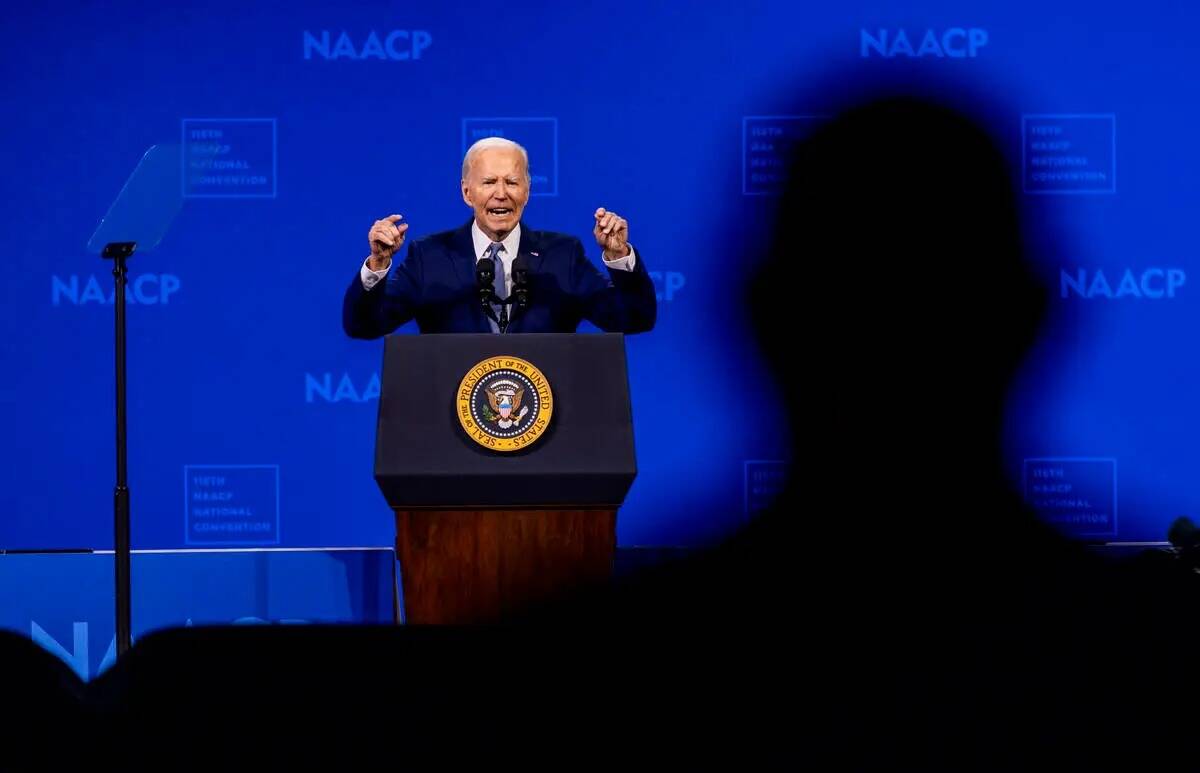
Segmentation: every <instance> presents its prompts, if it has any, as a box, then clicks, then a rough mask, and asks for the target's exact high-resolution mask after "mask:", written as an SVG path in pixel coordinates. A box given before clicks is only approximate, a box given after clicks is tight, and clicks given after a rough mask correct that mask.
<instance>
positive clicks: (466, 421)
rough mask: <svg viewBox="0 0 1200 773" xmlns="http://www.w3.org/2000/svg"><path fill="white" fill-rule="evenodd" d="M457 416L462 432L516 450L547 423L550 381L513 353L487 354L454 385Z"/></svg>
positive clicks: (551, 406) (501, 448)
mask: <svg viewBox="0 0 1200 773" xmlns="http://www.w3.org/2000/svg"><path fill="white" fill-rule="evenodd" d="M456 412H457V413H458V421H459V423H460V424H462V428H463V430H464V431H466V433H467V436H468V437H470V438H471V439H472V440H474V441H475V442H476V443H478V444H479V445H481V446H483V447H484V448H487V449H489V450H492V451H517V450H520V449H522V448H525V447H526V446H528V445H530V444H531V443H533V442H534V441H536V440H537V439H538V438H539V437H541V436H542V434H543V433H544V432H545V431H546V428H547V427H548V426H550V416H551V414H552V413H553V412H554V398H553V396H552V395H551V394H550V383H549V382H548V381H546V377H545V376H543V375H542V372H541V371H540V370H538V369H537V368H535V367H533V365H532V364H530V363H529V362H526V361H525V360H521V359H517V358H516V357H490V358H488V359H486V360H484V361H483V362H481V363H479V364H478V365H476V366H475V367H473V368H471V370H470V371H468V372H467V375H466V376H464V377H463V380H462V383H461V384H459V385H458V395H457V400H456Z"/></svg>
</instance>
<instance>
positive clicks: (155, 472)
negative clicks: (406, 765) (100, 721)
mask: <svg viewBox="0 0 1200 773" xmlns="http://www.w3.org/2000/svg"><path fill="white" fill-rule="evenodd" d="M346 5H347V4H337V3H332V2H313V0H292V1H291V2H287V3H283V2H257V3H245V2H229V1H228V0H210V1H209V2H205V3H144V4H143V3H128V2H109V3H62V2H46V3H37V4H24V5H22V6H20V7H14V9H10V10H9V11H8V12H7V17H6V18H5V20H4V22H3V26H4V32H5V33H6V34H5V35H4V41H5V44H4V46H3V48H2V49H0V68H2V70H0V74H2V76H3V77H2V78H0V93H2V94H3V104H4V105H5V111H4V121H3V124H2V125H0V137H2V138H3V146H4V148H5V153H4V159H5V161H4V172H5V173H4V174H3V175H0V186H3V193H4V197H3V200H4V207H3V209H2V210H0V228H2V232H3V234H4V252H5V263H6V268H7V270H6V280H5V281H4V283H3V285H2V286H3V288H4V289H3V293H2V295H0V323H2V324H3V326H4V328H3V329H4V336H3V344H2V346H3V361H2V362H3V374H4V378H3V381H2V382H0V405H2V411H3V412H2V414H0V415H2V418H3V422H4V425H3V426H4V427H5V429H6V432H5V439H6V443H5V444H4V446H3V448H2V450H0V453H2V454H3V458H2V459H0V461H2V464H0V470H2V473H0V474H2V475H3V479H2V480H0V505H2V510H0V512H2V513H3V517H2V518H0V547H7V548H15V547H23V548H32V547H97V548H99V547H106V546H110V545H111V542H112V536H111V489H112V483H113V471H112V466H113V450H112V446H113V419H112V399H113V391H112V390H113V388H112V354H111V352H112V314H113V308H112V305H111V292H112V290H111V287H112V278H111V276H110V275H109V273H108V271H109V266H108V265H106V264H105V263H104V262H103V261H102V260H100V259H99V258H98V257H97V256H96V255H94V254H90V253H89V252H88V251H87V249H86V248H85V245H86V243H87V241H88V238H89V237H90V236H91V234H92V231H93V230H94V229H95V228H96V225H97V223H98V222H99V220H100V218H101V217H102V216H103V215H104V213H105V212H106V210H107V208H108V206H109V204H110V202H111V201H112V200H113V199H114V197H115V196H116V195H117V193H118V191H119V190H120V189H121V187H122V185H123V184H124V181H125V180H126V178H127V177H128V175H129V174H130V172H131V170H132V169H133V167H134V165H135V164H136V163H137V161H138V159H139V158H140V157H141V156H142V154H143V153H144V152H145V151H146V149H147V148H148V147H150V146H152V145H156V144H164V143H173V144H177V145H179V146H180V149H179V152H180V168H181V170H182V172H183V179H182V183H181V190H180V194H181V195H183V196H184V204H183V208H182V210H181V212H180V214H179V215H178V217H177V218H176V220H175V222H174V224H173V226H172V228H171V230H170V232H169V233H168V234H167V236H166V238H165V239H164V240H163V242H162V244H161V246H160V248H159V249H158V250H156V251H154V252H150V253H144V254H142V253H139V254H137V255H135V257H134V258H133V259H132V262H131V270H132V276H133V285H132V289H131V301H132V303H133V305H132V306H131V307H130V323H129V346H130V359H129V375H130V390H129V396H130V406H131V422H130V433H131V435H130V444H129V448H130V469H131V489H132V492H133V500H132V502H133V542H134V546H135V547H139V548H170V547H180V546H185V545H193V546H194V545H200V546H203V545H212V546H222V545H229V544H266V545H276V544H277V545H284V546H316V545H322V546H325V545H329V546H336V545H343V546H350V545H386V544H390V542H391V539H392V535H393V524H392V518H391V515H390V512H389V511H388V509H387V507H386V505H385V503H384V501H383V499H382V497H381V495H380V494H379V492H378V490H377V489H376V487H375V485H374V482H373V480H372V477H371V467H372V449H373V441H374V438H373V433H374V420H375V412H376V410H377V405H378V402H377V400H376V394H377V390H378V382H377V375H376V374H377V373H378V370H379V365H380V359H381V353H382V344H381V343H380V342H378V341H375V342H361V341H352V340H349V339H347V338H346V337H345V336H344V334H343V333H342V331H341V327H340V307H341V297H342V293H343V291H344V288H345V286H346V284H347V283H348V282H349V281H350V279H351V277H352V276H353V275H354V273H355V272H356V271H357V269H358V266H359V264H360V263H361V261H362V260H363V258H364V257H365V255H366V251H367V246H366V238H365V235H366V232H367V229H368V228H369V227H370V225H371V223H372V221H374V220H375V219H376V218H379V217H383V216H385V215H388V214H391V213H393V212H399V213H403V214H404V215H405V217H406V219H407V221H408V222H409V223H410V224H411V227H412V231H411V232H410V235H412V236H421V235H424V234H427V233H431V232H433V231H438V230H443V229H447V228H451V227H454V226H457V225H459V224H460V223H462V222H464V221H465V219H466V218H467V216H468V210H467V209H466V207H465V206H464V205H463V204H462V203H461V200H460V198H459V194H458V190H457V188H458V177H459V164H460V162H461V156H462V152H463V149H464V146H465V145H466V144H469V143H470V142H471V141H473V140H474V139H475V138H477V137H479V136H484V135H487V134H503V135H505V136H508V137H511V138H513V139H516V140H518V141H521V142H522V143H524V144H526V145H527V147H528V148H529V150H530V153H531V157H532V173H533V176H534V184H533V191H534V197H533V198H532V199H531V202H530V204H529V206H528V208H527V210H526V222H528V223H530V224H532V225H533V226H534V227H536V228H545V229H550V230H559V231H566V232H570V233H574V234H576V235H578V236H579V237H580V238H582V239H583V240H584V243H585V244H589V245H590V244H594V242H593V241H592V240H591V236H590V226H591V213H592V212H593V211H594V210H595V208H596V207H598V206H604V207H607V208H609V209H612V210H614V211H616V212H618V213H620V214H622V215H623V216H625V217H627V218H628V219H629V221H630V229H631V231H630V233H631V241H632V242H633V243H634V245H635V246H636V247H637V248H638V250H639V252H640V253H641V254H643V255H644V257H645V260H646V263H647V265H648V266H649V268H650V269H651V270H652V271H653V272H655V273H654V277H655V281H656V286H657V288H658V291H659V301H660V305H659V322H658V327H657V329H656V330H655V331H654V332H653V333H651V334H648V335H642V336H636V337H631V338H630V339H629V340H628V350H629V360H630V372H631V387H632V392H633V403H634V412H635V418H636V437H637V450H638V455H639V466H640V475H639V477H638V480H637V482H636V483H635V485H634V488H633V490H632V492H631V494H630V497H629V499H628V503H627V505H626V507H625V508H624V509H623V510H622V515H621V519H620V529H619V539H620V542H621V544H623V545H627V546H628V545H638V544H656V545H665V544H697V543H702V542H706V541H708V540H711V539H713V538H715V537H717V536H719V535H721V534H723V533H726V532H728V531H729V530H730V529H732V528H735V527H736V526H737V525H738V524H739V523H741V522H742V521H743V520H744V519H745V518H746V517H747V513H748V512H749V511H753V510H754V509H755V508H756V507H758V506H760V505H761V503H762V502H763V501H766V500H767V499H768V498H769V494H770V491H771V490H772V489H773V487H774V486H776V485H777V484H778V481H779V477H780V476H779V470H780V467H779V465H778V463H777V462H778V460H780V459H782V458H783V456H784V454H785V446H786V443H785V437H784V431H783V429H782V428H781V427H780V424H779V420H778V419H779V407H780V405H781V404H782V400H784V399H786V395H781V394H780V393H779V392H778V391H777V390H776V389H775V388H774V387H772V386H770V385H769V383H768V381H767V379H766V378H765V376H764V374H763V372H762V370H761V366H760V365H759V364H758V358H757V355H756V352H755V351H754V348H753V345H752V344H751V342H750V341H749V338H748V336H747V333H746V330H745V327H744V323H743V322H742V321H741V319H740V316H739V309H738V308H737V307H738V303H737V300H736V297H737V296H736V293H731V290H732V289H735V288H736V287H737V283H738V281H739V280H740V278H741V277H742V276H744V274H745V272H746V271H747V269H748V268H749V267H750V265H751V264H752V262H753V260H754V259H755V254H756V241H755V239H754V237H753V234H755V233H757V232H758V229H759V228H760V227H761V226H763V225H764V224H765V223H767V222H769V217H770V214H771V203H772V201H773V198H772V193H773V191H775V190H776V189H777V187H778V172H779V167H778V164H779V163H780V160H781V159H782V153H783V151H784V150H785V148H786V144H787V141H788V139H789V138H790V137H794V136H796V134H797V133H798V132H800V131H803V128H804V127H805V126H807V125H810V124H811V122H812V121H816V120H820V116H821V115H823V114H825V112H826V111H828V110H829V108H830V104H828V103H827V102H826V101H824V100H825V97H827V96H828V92H825V91H818V92H814V93H822V94H825V97H816V96H814V97H812V98H807V97H806V96H805V93H806V92H805V87H806V86H807V85H809V84H811V83H815V82H823V81H824V80H825V79H826V78H828V77H830V76H831V75H833V76H836V77H837V78H840V79H844V80H843V82H845V83H846V84H847V86H848V87H852V86H853V85H854V80H855V79H856V78H862V79H870V78H876V77H879V76H880V75H881V74H883V75H886V74H903V75H905V76H907V77H911V78H914V79H916V80H921V79H924V78H928V79H930V80H936V81H938V82H940V83H943V84H945V83H951V84H954V83H958V84H961V87H962V89H963V90H964V91H966V90H969V91H972V92H974V93H977V94H983V95H991V96H993V97H995V100H996V101H995V103H994V105H993V108H992V112H993V114H994V115H995V120H996V126H995V127H994V128H995V130H996V131H997V134H998V136H1001V137H1004V138H1006V140H1007V142H1008V145H1007V147H1006V148H1005V149H1006V150H1007V151H1008V152H1009V153H1010V154H1011V156H1012V158H1013V159H1014V164H1015V165H1017V166H1018V167H1019V168H1015V169H1014V173H1015V175H1016V178H1017V180H1018V185H1019V189H1020V195H1021V196H1022V200H1023V203H1024V205H1025V209H1026V210H1027V218H1028V220H1027V222H1028V223H1029V224H1030V229H1029V230H1030V236H1029V240H1030V244H1031V248H1032V249H1033V253H1034V254H1035V255H1036V259H1037V260H1038V266H1039V270H1041V271H1042V272H1043V274H1044V276H1045V277H1046V280H1047V281H1048V282H1049V283H1050V284H1051V286H1052V287H1053V293H1054V301H1055V303H1056V304H1057V305H1058V311H1059V312H1060V316H1061V318H1062V319H1064V320H1066V321H1069V322H1070V325H1069V326H1067V327H1064V328H1062V329H1060V330H1059V331H1058V332H1057V333H1056V334H1054V335H1053V336H1049V337H1047V338H1046V339H1045V340H1044V341H1043V343H1042V345H1041V346H1040V347H1039V349H1038V350H1037V351H1036V352H1035V353H1034V356H1033V357H1032V358H1031V360H1030V364H1029V366H1028V367H1027V368H1026V369H1025V370H1024V371H1023V372H1022V375H1021V379H1020V381H1019V382H1018V383H1017V384H1016V386H1015V389H1014V392H1013V397H1012V411H1011V416H1010V421H1009V440H1008V447H1007V449H1006V462H1007V464H1008V465H1009V469H1010V472H1011V474H1012V477H1013V481H1014V484H1015V485H1017V486H1019V487H1021V488H1022V489H1023V490H1025V491H1026V493H1027V495H1028V496H1029V498H1030V500H1031V501H1033V502H1034V504H1035V505H1036V506H1037V507H1038V508H1039V509H1040V510H1042V511H1043V512H1044V513H1045V515H1046V517H1047V518H1050V519H1052V520H1054V521H1055V522H1057V523H1059V524H1061V525H1062V526H1063V527H1064V528H1066V529H1068V530H1070V531H1072V532H1074V533H1078V534H1082V535H1086V536H1093V537H1097V538H1100V539H1121V540H1139V539H1161V538H1162V536H1163V534H1164V533H1165V528H1166V524H1167V523H1168V522H1169V520H1170V519H1171V518H1172V517H1173V516H1174V515H1177V514H1180V513H1185V512H1190V511H1192V510H1193V509H1194V508H1195V505H1196V504H1197V503H1198V502H1200V483H1198V482H1197V480H1196V476H1194V475H1193V474H1192V473H1193V468H1194V465H1195V463H1196V460H1197V456H1198V454H1197V451H1196V449H1195V443H1194V442H1193V439H1192V438H1193V435H1194V434H1195V431H1196V428H1197V426H1198V422H1200V410H1198V408H1197V404H1196V401H1195V399H1194V394H1195V386H1194V385H1195V383H1196V380H1197V375H1200V374H1198V370H1197V364H1196V363H1197V358H1195V357H1193V356H1190V355H1188V354H1187V352H1188V350H1189V349H1190V342H1191V339H1192V335H1191V332H1192V330H1194V329H1195V328H1196V322H1197V309H1196V306H1195V304H1194V303H1193V302H1192V297H1193V295H1194V294H1195V292H1196V291H1197V282H1196V280H1195V279H1194V278H1193V277H1192V274H1193V272H1194V268H1193V265H1192V264H1193V263H1194V262H1195V260H1196V256H1195V247H1194V244H1195V235H1194V228H1193V226H1192V220H1193V218H1192V216H1193V213H1194V211H1195V208H1196V205H1197V203H1198V199H1200V190H1198V188H1197V185H1198V183H1197V179H1198V176H1197V174H1196V172H1197V170H1198V169H1200V150H1198V148H1200V144H1198V143H1196V142H1195V141H1194V137H1193V132H1194V129H1195V126H1196V124H1197V121H1196V119H1197V117H1198V110H1200V108H1198V107H1197V100H1196V99H1195V96H1196V95H1195V87H1194V83H1193V81H1194V80H1195V77H1194V76H1195V74H1196V66H1195V64H1194V55H1195V46H1194V42H1193V31H1194V29H1195V27H1196V24H1197V22H1198V21H1200V10H1197V9H1195V8H1191V7H1185V5H1184V4H1172V3H1155V2H1143V3H1139V4H1138V5H1137V7H1136V9H1131V10H1129V11H1127V12H1115V11H1107V10H1098V8H1097V6H1096V5H1095V4H1094V3H1083V2H1073V3H1057V4H1056V3H1045V2H1037V3H1034V2H1027V1H1025V0H1020V1H1019V2H1013V1H1012V0H1006V2H980V3H973V4H970V5H964V4H962V3H950V2H920V3H915V2H913V3H873V2H859V1H857V0H849V1H847V2H841V3H837V4H825V3H822V4H816V3H795V2H778V3H769V2H755V1H754V0H749V1H748V2H741V3H735V4H696V3H684V2H674V3H646V2H631V1H630V0H613V1H612V2H610V3H606V4H603V5H599V6H590V5H584V4H569V3H568V4H562V3H550V2H535V3H506V4H503V5H502V6H497V5H496V4H494V3H478V2H459V3H444V4H443V3H423V4H422V3H395V2H362V3H355V4H353V5H352V7H346ZM962 254H963V255H962V257H963V260H964V261H969V260H971V259H972V245H970V244H964V245H963V246H962ZM591 257H592V259H593V260H595V261H596V262H597V263H598V262H599V250H598V248H593V249H592V251H591ZM807 291H808V292H811V293H813V294H814V295H816V294H820V295H829V294H833V295H836V294H840V293H853V292H854V271H853V270H851V268H850V267H849V266H848V267H847V272H846V281H845V284H844V285H843V286H839V287H811V288H808V289H807ZM962 291H963V292H964V293H970V292H971V288H970V287H963V288H962ZM404 332H413V328H412V326H408V327H406V328H405V329H404ZM881 388H886V374H884V375H883V377H882V381H881ZM714 401H715V402H717V403H718V405H717V406H715V409H714V406H713V405H712V403H713V402H714ZM946 452H947V453H948V454H949V453H953V449H947V451H946ZM936 464H937V460H936V459H931V460H930V465H931V469H936ZM930 495H931V496H936V492H935V491H931V493H930Z"/></svg>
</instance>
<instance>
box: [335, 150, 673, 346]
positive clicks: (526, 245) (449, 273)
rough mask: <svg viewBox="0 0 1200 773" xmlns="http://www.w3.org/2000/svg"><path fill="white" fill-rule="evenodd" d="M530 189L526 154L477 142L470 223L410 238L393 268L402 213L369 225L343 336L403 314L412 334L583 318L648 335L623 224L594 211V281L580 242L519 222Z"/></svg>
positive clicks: (649, 304)
mask: <svg viewBox="0 0 1200 773" xmlns="http://www.w3.org/2000/svg"><path fill="white" fill-rule="evenodd" d="M529 185H530V176H529V157H528V154H527V153H526V151H525V149H524V148H523V147H521V146H520V145H518V144H517V143H515V142H512V141H511V140H507V139H503V138H501V137H487V138H484V139H481V140H479V141H478V142H476V143H475V144H474V145H472V146H471V148H470V149H469V150H467V153H466V155H465V156H464V157H463V166H462V197H463V201H464V202H465V203H466V204H467V206H469V207H470V208H471V209H472V211H473V212H474V216H473V217H472V219H471V221H470V222H469V223H466V224H464V225H463V226H461V227H460V228H457V229H455V230H452V231H443V232H441V233H435V234H432V235H429V236H426V237H424V238H422V239H418V240H416V241H414V242H412V243H411V244H410V245H409V248H408V255H407V257H406V258H405V259H404V260H403V261H402V262H401V263H399V264H398V265H395V266H393V265H392V256H393V255H395V254H396V253H397V252H398V251H399V249H400V247H401V246H402V245H403V244H404V241H405V235H406V232H407V231H408V223H406V222H403V221H404V218H403V216H401V215H390V216H389V217H386V218H384V219H382V220H376V221H375V223H374V225H373V226H371V229H370V231H369V233H368V235H367V239H368V241H369V243H370V248H371V254H370V256H369V257H368V258H367V259H366V261H365V262H364V263H363V265H362V267H361V268H360V269H359V271H358V272H357V273H356V274H355V276H354V279H353V280H352V281H351V283H350V286H349V288H347V290H346V297H345V300H344V302H343V307H342V326H343V327H344V328H345V330H346V333H347V334H348V335H349V336H351V337H353V338H378V337H380V336H383V335H387V334H388V333H391V332H392V331H393V330H395V329H396V328H397V327H399V326H400V325H403V324H404V323H406V322H408V321H409V320H410V319H414V318H415V319H416V321H417V327H418V328H419V329H420V331H421V332H422V333H487V332H493V333H501V332H508V333H573V332H575V330H576V328H577V327H578V326H579V324H580V322H581V321H583V320H587V321H589V322H591V323H592V324H593V325H595V326H596V327H598V328H600V329H601V330H604V331H606V332H619V333H641V332H645V331H648V330H650V329H651V328H653V327H654V322H655V317H656V315H657V303H656V300H655V297H654V284H653V282H652V281H651V279H650V275H649V274H648V273H647V272H646V265H645V262H644V261H643V260H642V256H641V254H639V253H638V252H637V251H636V250H634V249H633V247H632V246H631V245H630V244H629V224H628V222H627V221H626V220H625V219H624V218H622V217H620V216H619V215H617V214H616V213H615V212H609V211H607V210H605V209H603V208H600V209H597V210H596V212H595V215H594V217H595V225H594V228H593V231H592V233H593V235H594V236H595V238H596V243H597V244H598V245H599V246H600V247H601V248H602V249H603V251H604V253H603V259H604V264H605V266H606V268H607V270H608V276H607V277H605V276H604V275H603V274H601V273H600V271H599V270H598V269H597V268H596V267H595V265H594V264H593V263H592V262H591V261H590V260H588V258H587V257H586V256H585V254H584V250H583V244H582V243H581V242H580V240H579V239H577V238H575V237H574V236H569V235H567V234H560V233H553V232H551V231H535V230H534V229H532V228H529V227H528V226H526V225H524V224H523V223H522V221H521V216H522V214H523V213H524V210H525V204H526V202H528V201H529ZM514 274H515V275H516V276H515V279H516V280H517V281H516V282H514ZM489 284H490V287H489V286H488V285H489ZM514 284H516V285H518V286H517V289H518V290H519V291H520V292H517V293H514ZM489 296H490V297H489ZM518 298H519V299H521V300H522V301H523V303H521V302H517V301H515V300H514V299H518Z"/></svg>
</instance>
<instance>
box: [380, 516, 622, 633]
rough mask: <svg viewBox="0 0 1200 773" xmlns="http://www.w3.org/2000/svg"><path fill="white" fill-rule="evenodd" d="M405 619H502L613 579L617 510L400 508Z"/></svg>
mask: <svg viewBox="0 0 1200 773" xmlns="http://www.w3.org/2000/svg"><path fill="white" fill-rule="evenodd" d="M395 513H396V555H397V556H398V557H399V560H400V578H401V583H402V585H401V588H402V590H403V593H404V620H405V622H406V623H408V624H418V625H421V624H442V625H445V624H454V625H472V624H484V623H491V622H497V621H500V620H502V619H504V618H505V617H506V616H507V615H510V614H513V613H515V612H520V611H522V610H524V609H527V608H529V607H531V606H533V605H536V604H538V603H540V602H544V601H549V600H552V599H554V598H556V597H560V596H565V595H568V594H570V593H571V592H572V591H573V590H577V589H580V588H583V587H586V586H589V585H594V584H598V583H603V582H606V581H608V580H609V579H610V578H611V577H612V568H613V555H614V553H615V551H616V546H617V511H616V510H596V509H592V510H396V511H395Z"/></svg>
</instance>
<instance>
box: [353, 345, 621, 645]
mask: <svg viewBox="0 0 1200 773" xmlns="http://www.w3.org/2000/svg"><path fill="white" fill-rule="evenodd" d="M501 356H511V357H519V358H521V359H523V360H526V361H528V362H530V363H531V364H533V365H534V366H535V367H537V368H538V369H539V370H540V371H541V372H542V374H544V375H545V377H546V380H547V381H548V382H549V384H550V389H551V390H552V392H553V403H554V407H553V416H552V419H551V422H550V425H549V427H548V428H547V429H546V431H545V433H544V434H543V436H542V437H540V438H539V439H538V440H537V441H536V442H534V443H533V444H532V445H530V446H529V447H528V448H523V449H521V450H519V451H513V452H507V453H505V452H497V451H492V450H489V449H486V448H483V447H482V446H480V445H478V444H477V443H475V442H474V441H473V440H471V439H470V438H469V437H468V436H467V434H466V432H465V431H464V430H463V428H462V426H461V425H460V423H459V419H458V416H457V415H456V412H455V399H456V397H457V391H458V387H459V384H460V382H461V381H462V379H463V377H464V376H465V375H466V374H467V373H468V372H469V371H470V370H471V369H472V368H473V367H474V366H475V365H476V364H478V363H480V362H482V361H484V360H487V359H489V358H493V357H501ZM636 474H637V465H636V460H635V455H634V444H633V426H632V414H631V410H630V404H629V380H628V376H627V372H626V363H625V345H624V336H622V335H620V334H602V335H578V334H575V335H549V334H547V335H539V334H525V335H487V334H471V335H425V336H412V335H395V336H390V337H389V338H388V339H387V342H386V344H385V347H384V365H383V379H382V389H381V395H380V400H379V423H378V428H377V434H376V447H375V480H376V482H377V483H378V484H379V487H380V490H381V491H382V492H383V495H384V497H385V498H386V499H387V502H388V504H389V506H391V508H392V509H393V510H394V511H395V514H396V554H397V556H398V557H399V560H400V576H401V588H402V590H403V595H404V611H405V621H406V622H407V623H410V624H414V623H416V624H427V623H443V624H474V623H487V622H493V621H497V620H501V619H503V618H504V617H505V616H506V615H509V614H512V613H515V612H519V611H521V610H523V609H528V608H530V607H531V606H533V605H535V604H537V603H539V602H543V601H548V600H552V599H554V598H556V597H563V596H568V595H569V594H570V593H571V592H572V591H575V590H579V589H581V588H583V587H586V586H588V585H592V584H596V583H601V582H604V581H605V580H607V579H608V578H609V577H610V575H611V572H612V561H613V552H614V550H615V548H616V515H617V508H618V507H619V506H620V505H621V503H622V502H623V501H624V499H625V495H626V494H627V493H628V491H629V487H630V486H631V485H632V483H633V479H634V477H635V475H636Z"/></svg>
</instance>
